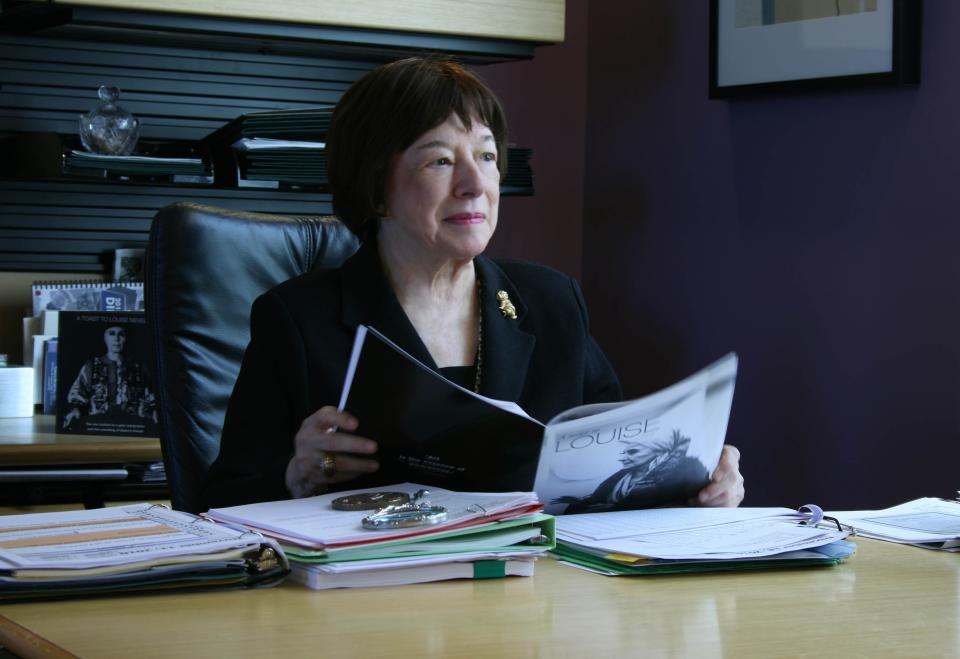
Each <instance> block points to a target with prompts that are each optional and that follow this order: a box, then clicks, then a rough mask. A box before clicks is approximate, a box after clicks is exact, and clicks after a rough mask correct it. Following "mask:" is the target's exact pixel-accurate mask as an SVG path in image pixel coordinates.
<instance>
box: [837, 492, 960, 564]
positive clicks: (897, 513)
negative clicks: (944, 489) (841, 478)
mask: <svg viewBox="0 0 960 659" xmlns="http://www.w3.org/2000/svg"><path fill="white" fill-rule="evenodd" d="M830 514H831V515H832V516H833V517H835V518H837V519H838V520H839V521H840V523H841V524H844V525H846V526H847V527H849V528H850V529H852V530H853V531H854V532H855V533H856V534H857V535H862V536H864V537H867V538H876V539H878V540H887V541H889V542H900V543H903V544H909V545H917V546H919V547H925V548H927V549H943V550H945V551H954V552H955V551H960V502H958V501H950V500H946V499H934V498H931V497H926V498H923V499H915V500H914V501H908V502H907V503H902V504H900V505H899V506H893V507H892V508H886V509H884V510H848V511H842V512H835V513H830Z"/></svg>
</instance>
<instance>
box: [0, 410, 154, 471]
mask: <svg viewBox="0 0 960 659" xmlns="http://www.w3.org/2000/svg"><path fill="white" fill-rule="evenodd" d="M161 459H162V457H161V454H160V440H159V439H157V438H156V437H120V436H117V437H113V436H100V435H64V434H59V433H57V431H56V418H55V417H54V416H52V415H36V416H33V417H24V418H20V419H0V466H3V467H9V466H19V465H68V464H95V463H124V462H158V461H160V460H161Z"/></svg>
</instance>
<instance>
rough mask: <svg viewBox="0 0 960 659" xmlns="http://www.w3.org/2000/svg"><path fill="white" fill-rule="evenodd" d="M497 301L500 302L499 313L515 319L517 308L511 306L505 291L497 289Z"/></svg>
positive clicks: (511, 303)
mask: <svg viewBox="0 0 960 659" xmlns="http://www.w3.org/2000/svg"><path fill="white" fill-rule="evenodd" d="M497 301H498V302H499V303H500V313H502V314H503V315H504V316H506V317H507V318H509V319H511V320H516V319H517V308H516V307H514V306H513V302H511V301H510V296H509V295H507V292H506V291H497Z"/></svg>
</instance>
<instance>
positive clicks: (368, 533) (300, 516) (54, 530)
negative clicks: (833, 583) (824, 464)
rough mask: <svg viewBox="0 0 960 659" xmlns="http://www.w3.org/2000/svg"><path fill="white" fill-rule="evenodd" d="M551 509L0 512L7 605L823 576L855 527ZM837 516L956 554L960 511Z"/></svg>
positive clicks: (376, 499) (388, 496)
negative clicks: (546, 564) (555, 567)
mask: <svg viewBox="0 0 960 659" xmlns="http://www.w3.org/2000/svg"><path fill="white" fill-rule="evenodd" d="M378 506H382V507H378ZM542 509H543V505H542V503H541V502H539V501H538V499H537V497H536V494H535V493H533V492H506V493H476V492H453V491H449V490H443V489H439V488H432V490H431V491H426V490H425V489H424V488H423V487H422V486H421V485H417V484H412V483H403V484H398V485H394V486H390V487H388V488H385V489H378V490H354V491H350V492H339V493H335V494H326V495H320V496H315V497H308V498H303V499H296V500H288V501H273V502H265V503H258V504H250V505H245V506H235V507H230V508H221V509H213V510H210V511H208V512H207V513H206V514H205V515H202V516H195V515H190V514H187V513H182V512H177V511H171V510H168V509H166V508H165V507H162V506H158V505H155V504H132V505H126V506H117V507H112V508H102V509H97V510H87V511H71V512H64V513H38V514H27V515H9V516H4V517H0V601H20V600H38V599H50V598H60V597H67V596H80V595H103V594H114V593H134V592H142V591H157V590H172V589H187V590H197V589H212V588H243V587H256V586H271V585H276V584H278V583H280V582H281V581H282V580H283V579H284V577H286V576H287V575H290V580H291V581H293V582H296V583H299V584H303V585H305V586H307V587H309V588H312V589H315V590H320V589H328V588H354V587H368V586H397V585H405V584H415V583H423V582H430V581H443V580H449V579H490V578H498V577H506V576H533V574H534V566H535V562H536V561H537V560H538V559H543V558H545V557H547V556H548V555H549V556H550V557H551V558H553V559H556V560H558V561H559V562H561V563H563V564H566V565H569V566H572V567H575V568H580V569H583V570H586V571H589V572H593V573H597V574H602V575H606V576H640V575H656V574H676V573H703V572H714V571H742V570H767V569H787V568H800V567H804V568H806V567H826V566H835V565H839V564H841V563H843V562H844V561H846V560H847V559H849V558H851V557H852V556H853V555H854V553H855V545H854V544H853V543H852V542H849V541H848V540H846V539H845V538H846V537H847V536H848V535H849V534H850V533H851V531H852V529H851V528H850V527H845V526H842V525H840V524H838V521H837V520H836V519H831V518H830V517H829V516H824V514H823V512H822V511H820V510H819V509H818V508H817V507H816V506H805V507H803V508H802V509H801V510H799V511H792V510H790V509H786V508H736V509H722V508H712V509H711V508H657V509H650V510H633V511H616V512H603V513H585V514H579V515H566V516H561V517H559V518H555V517H553V516H551V515H546V514H543V513H542V512H541V511H542ZM837 515H838V516H839V517H840V518H841V519H844V520H846V521H854V519H856V520H857V524H858V525H860V526H862V527H863V528H864V531H863V533H864V535H869V536H870V537H876V538H881V539H887V540H892V541H894V542H906V543H911V539H914V540H915V539H917V538H921V539H922V540H923V542H917V543H911V544H918V545H920V546H924V547H927V548H936V549H944V550H947V551H957V549H958V548H960V504H958V503H956V502H951V501H944V500H941V499H919V500H917V501H913V502H909V503H907V504H903V505H901V506H896V507H894V508H891V509H888V510H885V511H859V512H856V513H854V514H853V515H850V514H847V513H837ZM867 519H869V522H867V521H866V520H867ZM868 524H873V525H874V526H872V527H869V528H868ZM878 529H882V530H878Z"/></svg>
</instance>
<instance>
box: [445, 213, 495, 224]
mask: <svg viewBox="0 0 960 659" xmlns="http://www.w3.org/2000/svg"><path fill="white" fill-rule="evenodd" d="M486 219H487V215H486V213H457V214H456V215H450V216H449V217H445V218H443V221H444V222H449V223H451V224H480V223H481V222H483V221H484V220H486Z"/></svg>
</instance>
